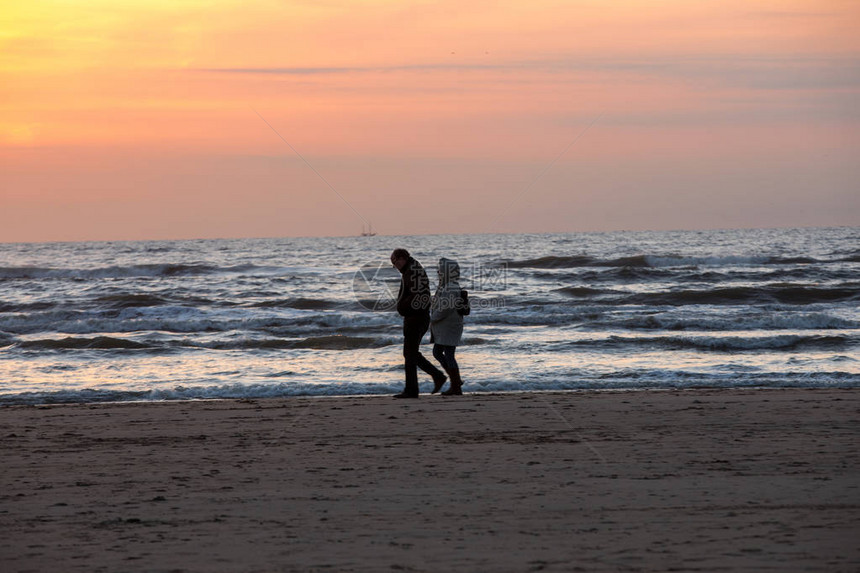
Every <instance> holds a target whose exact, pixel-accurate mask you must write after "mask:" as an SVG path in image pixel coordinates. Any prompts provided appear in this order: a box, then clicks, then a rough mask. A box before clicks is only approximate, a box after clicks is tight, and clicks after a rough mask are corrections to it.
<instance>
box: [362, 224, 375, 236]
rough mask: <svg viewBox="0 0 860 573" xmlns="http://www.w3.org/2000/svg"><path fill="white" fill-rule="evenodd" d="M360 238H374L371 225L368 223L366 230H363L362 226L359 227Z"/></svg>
mask: <svg viewBox="0 0 860 573" xmlns="http://www.w3.org/2000/svg"><path fill="white" fill-rule="evenodd" d="M361 236H362V237H375V236H376V233H374V232H373V225H371V224H370V223H368V224H367V229H365V227H364V225H362V226H361Z"/></svg>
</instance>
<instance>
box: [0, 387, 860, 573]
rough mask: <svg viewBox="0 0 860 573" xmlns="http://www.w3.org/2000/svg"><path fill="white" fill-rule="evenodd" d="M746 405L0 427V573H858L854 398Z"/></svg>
mask: <svg viewBox="0 0 860 573" xmlns="http://www.w3.org/2000/svg"><path fill="white" fill-rule="evenodd" d="M654 390H656V391H654ZM761 390H762V389H750V388H720V389H641V390H638V389H637V390H632V391H630V390H618V389H607V390H599V391H594V390H565V391H547V392H532V391H525V392H504V393H478V394H466V395H465V396H462V397H449V398H446V397H441V396H429V395H426V396H425V395H423V396H422V397H421V398H420V399H419V400H409V401H403V400H393V399H391V398H390V396H388V395H381V396H380V395H366V396H304V397H286V398H259V399H254V398H242V399H202V400H182V401H179V400H169V401H159V402H140V401H132V402H114V403H88V404H47V405H38V406H37V405H18V406H5V407H0V436H3V438H4V439H3V440H2V441H0V451H2V457H3V460H4V466H5V468H4V470H3V471H2V472H0V486H2V487H0V502H2V503H0V565H2V569H3V570H4V571H10V572H12V571H28V570H29V571H49V570H65V571H75V570H79V571H117V570H122V571H165V572H166V571H174V572H178V571H187V572H192V571H195V572H196V571H200V572H204V571H206V572H208V571H318V570H342V571H378V570H386V569H392V570H408V571H440V570H451V571H525V570H538V569H540V570H547V571H570V570H576V569H577V568H580V569H582V570H589V571H592V570H594V571H617V570H665V569H669V568H672V567H675V568H679V569H683V570H691V569H700V570H722V569H732V570H735V569H758V568H761V569H774V568H776V569H778V570H783V571H790V570H798V571H799V570H820V571H850V570H856V569H857V568H858V567H860V548H858V545H857V543H856V538H857V536H858V534H860V480H858V477H860V440H858V437H860V426H858V416H857V414H858V412H860V390H858V389H817V388H803V389H784V388H763V390H769V391H768V392H762V391H761ZM317 398H325V399H324V400H318V399H317Z"/></svg>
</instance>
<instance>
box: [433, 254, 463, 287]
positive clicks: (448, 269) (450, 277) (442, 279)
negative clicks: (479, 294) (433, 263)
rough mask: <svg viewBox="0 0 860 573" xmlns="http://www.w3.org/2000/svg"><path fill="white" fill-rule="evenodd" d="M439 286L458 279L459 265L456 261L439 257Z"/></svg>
mask: <svg viewBox="0 0 860 573" xmlns="http://www.w3.org/2000/svg"><path fill="white" fill-rule="evenodd" d="M438 272H439V286H442V285H446V284H448V283H455V282H459V281H460V265H459V263H457V261H454V260H451V259H446V258H445V257H442V258H441V259H439V267H438Z"/></svg>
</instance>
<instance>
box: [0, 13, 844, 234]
mask: <svg viewBox="0 0 860 573" xmlns="http://www.w3.org/2000/svg"><path fill="white" fill-rule="evenodd" d="M21 4H23V6H16V7H10V6H5V5H4V6H3V7H0V21H2V22H3V26H2V27H0V110H2V113H0V241H3V242H9V241H53V240H96V239H110V240H118V239H172V238H196V237H259V236H307V235H350V234H355V233H357V232H359V231H360V230H361V227H362V223H363V219H364V220H369V221H372V223H373V226H374V228H375V230H377V231H378V232H380V233H382V234H421V233H449V232H454V233H482V232H541V231H558V232H567V231H594V230H617V229H700V228H726V227H773V226H819V225H860V183H858V182H860V167H858V164H860V162H858V161H857V157H860V40H858V36H860V35H858V34H857V33H856V31H857V30H858V29H860V7H858V5H857V4H856V3H853V2H840V1H835V2H820V1H818V2H807V1H781V2H765V1H728V2H687V1H683V2H682V1H664V2H645V1H638V2H605V1H599V2H598V1H589V2H582V1H580V2H540V1H535V2H529V3H528V4H527V5H523V3H521V2H509V3H498V2H492V3H489V2H488V3H473V2H471V3H468V4H464V3H460V2H442V3H403V2H383V1H375V2H343V3H340V2H326V3H315V2H295V3H289V2H288V3H282V2H256V1H250V2H232V1H231V2H218V3H215V4H214V6H213V5H212V3H209V2H201V1H199V0H187V1H186V0H180V1H176V2H167V1H164V2H152V1H148V2H144V1H142V0H141V1H139V2H138V1H132V2H123V3H122V4H121V6H120V5H118V4H117V3H115V2H109V1H96V2H74V1H62V2H61V1H56V2H42V1H35V2H28V3H21ZM255 110H256V111H255ZM257 112H258V113H259V114H260V115H262V116H263V117H264V118H265V119H266V121H268V122H269V123H270V124H271V125H272V126H273V127H274V128H275V129H276V130H277V132H278V133H279V134H280V136H281V137H283V138H284V139H285V140H286V141H287V142H289V144H290V145H292V146H293V147H294V148H295V149H296V150H297V151H298V152H299V153H301V155H302V156H303V157H304V158H305V159H306V160H307V162H308V163H309V164H310V165H311V166H313V169H315V170H316V172H318V173H319V174H321V175H322V176H323V177H324V178H325V179H326V180H327V181H328V183H330V184H331V186H333V187H334V189H335V190H336V191H337V193H339V194H340V196H342V197H343V198H344V199H345V200H346V201H348V202H349V203H350V204H351V205H352V208H350V207H349V206H347V205H346V204H345V203H344V201H342V200H341V198H340V197H339V196H338V194H337V193H335V192H334V191H332V190H331V189H330V188H329V187H328V186H327V184H326V183H325V182H323V181H322V180H321V179H320V178H319V177H318V176H317V174H316V173H315V172H314V170H313V169H311V168H310V167H308V165H306V164H305V163H304V162H303V161H302V160H301V159H300V158H299V157H298V156H297V155H296V154H295V153H294V152H293V150H292V149H291V148H290V147H289V146H288V145H287V144H286V143H284V141H282V140H281V139H280V137H279V136H278V135H276V134H275V133H274V132H273V131H272V130H271V129H270V128H269V127H268V126H267V125H266V123H264V121H263V120H261V119H260V117H259V116H258V115H257ZM598 118H599V119H598ZM595 119H597V121H595ZM592 122H594V123H593V125H592V127H591V128H590V129H587V131H586V132H585V133H584V134H583V132H584V131H585V130H586V128H587V127H588V126H589V125H590V124H592ZM577 137H579V139H577ZM574 142H575V143H574ZM571 143H573V144H572V145H571ZM568 146H570V147H569V148H568ZM565 149H567V151H566V152H565V153H563V154H562V155H561V156H560V157H559V155H560V154H561V153H562V151H564V150H565ZM542 173H543V175H541V174H542ZM353 209H354V210H353ZM355 211H357V212H358V215H357V214H356V212H355ZM362 218H363V219H362Z"/></svg>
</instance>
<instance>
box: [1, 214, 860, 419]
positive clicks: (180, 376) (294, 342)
mask: <svg viewBox="0 0 860 573" xmlns="http://www.w3.org/2000/svg"><path fill="white" fill-rule="evenodd" d="M395 247H405V248H407V249H409V250H410V251H411V252H412V253H413V255H414V256H415V257H416V258H417V259H418V260H419V261H421V262H422V263H423V264H424V265H425V267H426V268H427V269H428V275H429V276H430V278H431V283H432V284H433V286H434V287H435V264H436V261H437V260H438V258H439V257H441V256H445V257H448V258H454V259H456V260H458V261H459V262H460V264H461V267H462V269H463V274H464V279H463V281H462V285H463V286H464V288H467V289H468V290H469V291H470V295H471V299H472V306H473V311H472V314H471V315H470V316H468V317H466V327H465V332H464V341H463V345H462V346H460V347H459V348H458V360H459V361H460V365H461V369H462V372H463V378H464V380H465V382H466V386H465V390H466V391H467V392H500V391H502V392H503V391H530V390H554V389H621V388H636V389H641V388H687V387H804V388H815V387H843V388H844V387H858V386H860V228H822V229H778V230H777V229H770V230H764V229H762V230H729V231H686V232H681V231H679V232H615V233H571V234H523V235H515V234H501V235H433V236H415V237H386V236H375V237H347V238H302V239H242V240H199V241H151V242H90V243H45V244H4V245H0V404H30V403H58V402H95V401H107V400H170V399H192V398H228V397H245V398H253V397H270V396H291V395H352V394H380V393H394V392H397V391H399V390H400V389H401V387H402V378H403V372H402V355H401V346H400V344H401V338H400V328H401V321H400V319H399V317H398V316H397V315H396V313H395V312H393V311H392V310H391V303H392V297H393V294H396V291H397V283H398V281H399V273H397V272H396V271H395V270H394V269H393V268H392V267H391V266H390V264H389V262H388V256H389V254H390V252H391V250H392V249H393V248H395ZM428 337H429V335H428ZM425 342H427V339H425ZM423 351H424V352H425V355H427V356H428V357H430V351H431V346H430V345H429V344H426V345H425V346H423ZM422 376H423V375H422ZM430 386H431V384H430V381H429V379H428V378H426V377H424V379H423V380H422V390H423V391H429V387H430Z"/></svg>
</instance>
